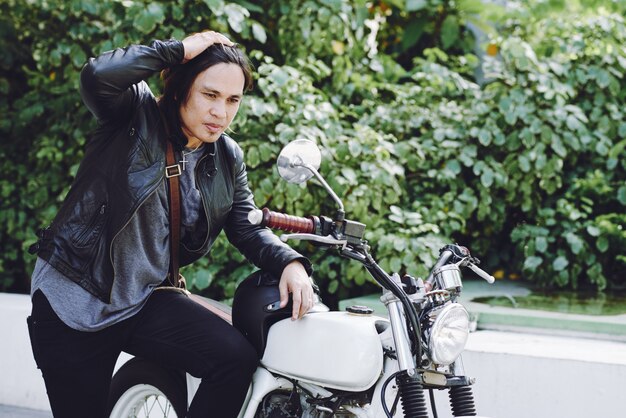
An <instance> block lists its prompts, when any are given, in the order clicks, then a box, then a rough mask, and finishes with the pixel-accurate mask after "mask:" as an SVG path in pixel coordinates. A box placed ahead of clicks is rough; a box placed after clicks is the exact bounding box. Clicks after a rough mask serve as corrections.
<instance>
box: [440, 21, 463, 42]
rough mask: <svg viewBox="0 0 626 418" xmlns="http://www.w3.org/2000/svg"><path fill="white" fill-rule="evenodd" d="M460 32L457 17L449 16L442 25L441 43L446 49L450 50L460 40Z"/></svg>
mask: <svg viewBox="0 0 626 418" xmlns="http://www.w3.org/2000/svg"><path fill="white" fill-rule="evenodd" d="M459 30H460V29H459V21H458V19H457V17H456V16H454V15H448V16H447V17H446V20H444V21H443V24H442V25H441V43H442V45H443V47H444V49H448V48H450V47H451V46H452V45H453V44H454V43H455V42H456V41H457V39H459Z"/></svg>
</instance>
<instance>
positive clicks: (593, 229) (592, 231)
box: [587, 225, 601, 237]
mask: <svg viewBox="0 0 626 418" xmlns="http://www.w3.org/2000/svg"><path fill="white" fill-rule="evenodd" d="M587 233H588V234H589V235H591V236H592V237H597V236H600V233H601V231H600V228H598V227H597V226H593V225H589V226H587Z"/></svg>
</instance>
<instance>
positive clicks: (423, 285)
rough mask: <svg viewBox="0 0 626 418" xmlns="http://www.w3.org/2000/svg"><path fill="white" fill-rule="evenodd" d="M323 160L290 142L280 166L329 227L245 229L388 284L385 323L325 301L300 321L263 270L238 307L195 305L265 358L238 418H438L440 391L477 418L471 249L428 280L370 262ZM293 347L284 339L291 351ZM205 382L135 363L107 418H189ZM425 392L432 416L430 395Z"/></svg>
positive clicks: (317, 221)
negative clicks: (470, 356) (356, 267)
mask: <svg viewBox="0 0 626 418" xmlns="http://www.w3.org/2000/svg"><path fill="white" fill-rule="evenodd" d="M320 162H321V154H320V151H319V149H318V148H317V146H316V145H315V144H314V143H313V142H311V141H308V140H301V139H300V140H296V141H293V142H292V143H290V144H288V145H287V146H286V147H285V148H284V149H283V150H282V152H281V153H280V156H279V158H278V170H279V173H280V175H281V177H283V178H284V179H285V180H287V181H289V182H294V183H302V182H305V181H307V180H308V179H310V178H311V177H313V176H315V177H316V178H317V179H318V180H319V181H320V182H321V184H322V185H323V186H324V187H325V188H326V190H327V191H328V192H329V194H330V195H331V196H332V198H333V199H334V200H335V201H336V202H337V204H338V207H339V209H338V211H337V213H336V215H335V217H334V218H333V219H331V218H328V217H324V216H320V217H317V216H311V217H309V218H301V217H295V216H290V215H285V214H280V213H275V212H271V211H269V210H268V209H263V210H262V211H261V210H259V211H253V212H251V213H250V214H249V220H250V222H252V223H254V224H259V225H263V226H268V227H270V228H274V229H279V230H282V231H286V232H288V234H283V235H282V236H281V239H282V240H283V241H311V242H314V243H315V244H316V245H317V246H320V247H326V248H328V247H331V248H335V249H336V250H337V251H339V253H340V254H341V255H342V256H344V257H346V258H349V259H352V260H355V261H358V262H360V263H362V264H363V266H364V267H365V269H366V270H367V271H368V272H369V273H370V275H371V276H372V277H373V278H374V279H375V280H376V282H378V283H379V284H380V286H381V287H382V296H381V298H380V299H381V301H382V302H383V303H384V304H385V306H386V307H387V310H388V313H389V315H388V318H383V317H379V316H375V315H373V310H372V309H370V308H368V307H364V306H351V307H348V308H347V309H346V311H345V312H330V311H329V309H328V308H327V307H326V306H324V305H323V304H322V303H317V304H316V305H315V307H314V308H313V309H312V310H311V311H310V312H309V313H308V314H307V315H305V317H304V318H303V319H302V320H299V321H291V320H289V319H288V318H289V316H290V312H291V309H290V307H286V308H283V309H280V307H279V294H278V290H277V286H276V285H277V282H276V281H275V280H273V278H272V277H269V276H268V275H266V274H264V273H262V272H258V273H255V274H253V275H252V276H251V277H249V278H248V279H246V280H245V281H244V282H242V284H241V285H240V286H239V287H238V289H237V292H236V294H235V298H234V301H233V307H232V311H231V309H230V308H229V307H228V306H226V305H223V304H220V303H219V302H215V301H212V300H209V299H206V298H200V297H198V296H193V297H194V298H195V299H196V300H197V301H198V302H199V303H202V304H204V305H205V306H206V307H207V308H208V309H211V310H213V311H214V312H216V314H218V315H220V316H221V317H222V318H224V319H225V320H227V321H229V322H231V323H232V324H233V325H234V326H235V327H237V328H238V329H239V330H240V331H241V332H242V333H243V334H244V335H245V336H246V337H247V338H248V339H249V340H250V342H251V343H252V344H253V345H254V346H255V347H256V349H257V350H258V352H259V354H260V356H261V360H260V364H259V366H258V368H257V370H256V372H255V373H254V375H253V378H252V382H251V383H250V388H249V390H248V394H247V397H246V400H245V402H244V404H243V407H242V409H241V412H240V413H239V418H326V417H337V418H339V417H341V418H348V417H358V418H383V417H410V418H428V417H429V416H431V415H430V414H433V415H434V416H435V417H436V416H437V412H436V407H435V402H434V397H433V390H442V389H446V390H448V392H449V397H450V407H451V410H452V414H453V416H455V417H468V416H476V408H475V405H474V399H473V395H472V390H471V385H472V384H473V383H474V379H472V378H470V377H468V376H467V375H466V374H465V371H464V369H463V366H462V362H461V353H462V351H463V350H464V348H465V343H466V341H467V338H468V335H469V330H470V320H469V315H468V313H467V311H466V310H465V308H464V307H463V306H462V305H461V304H460V303H458V298H459V295H460V293H461V290H462V287H463V285H462V280H461V273H460V267H468V268H470V269H471V270H473V271H474V272H475V273H476V274H477V275H478V276H480V277H482V278H484V279H485V280H487V281H488V282H490V283H493V281H494V278H493V277H492V276H490V275H489V274H487V273H486V272H484V271H483V270H481V269H480V268H479V267H477V265H476V264H477V263H478V260H477V259H475V258H473V257H472V256H471V255H470V252H469V251H468V250H467V248H465V247H461V246H458V245H447V246H445V247H444V248H442V249H441V251H440V257H439V259H438V261H437V263H436V264H435V266H434V267H433V269H432V271H431V273H430V275H429V276H428V278H427V279H426V280H425V281H424V280H422V279H415V278H413V277H411V276H408V275H405V276H403V277H400V276H399V275H398V274H397V273H393V274H388V273H387V272H385V271H384V270H383V269H382V268H381V267H380V266H379V265H378V264H377V263H376V262H375V260H374V259H373V258H372V256H371V255H370V254H369V245H368V243H367V241H365V240H364V239H363V234H364V231H365V225H364V224H362V223H359V222H355V221H350V220H347V219H345V217H344V214H345V212H344V210H343V204H342V203H341V201H340V199H339V198H338V197H337V195H336V194H335V193H334V192H333V191H332V189H331V188H330V187H329V186H328V184H327V183H326V181H325V180H324V179H323V178H322V176H321V175H320V174H319V173H318V168H319V165H320ZM286 342H289V344H288V349H286V348H285V347H286V346H287V344H286ZM199 384H200V381H199V379H197V378H194V377H192V376H190V375H188V374H185V373H184V372H182V371H178V370H169V369H165V368H163V367H162V366H160V365H157V364H154V363H150V362H147V361H146V360H143V359H141V358H133V359H131V360H129V361H128V362H126V363H125V364H124V365H123V366H122V367H121V368H120V369H119V370H118V371H117V372H116V374H115V375H114V377H113V381H112V387H111V395H110V408H111V413H110V417H111V418H122V417H124V418H127V417H181V418H182V417H184V415H185V412H186V410H187V407H188V405H189V403H190V402H191V399H193V395H194V394H195V391H196V390H197V388H198V386H199ZM426 391H429V393H430V408H428V406H427V402H426V397H425V392H426Z"/></svg>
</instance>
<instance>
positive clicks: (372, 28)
mask: <svg viewBox="0 0 626 418" xmlns="http://www.w3.org/2000/svg"><path fill="white" fill-rule="evenodd" d="M498 10H499V13H498V14H497V15H494V13H493V6H490V7H485V6H483V5H482V2H480V1H477V0H463V1H456V2H449V1H445V0H424V1H414V0H413V1H412V0H408V1H404V0H389V1H368V2H366V1H364V0H357V1H345V0H326V1H322V0H304V1H297V0H282V1H279V2H275V1H269V0H264V1H260V2H254V3H253V2H248V1H245V0H239V1H224V0H175V1H168V2H165V1H142V0H101V1H98V2H96V1H93V0H71V1H55V0H47V1H46V0H32V1H29V2H21V1H17V0H4V1H3V2H1V3H0V11H1V12H2V14H1V17H0V20H1V22H0V31H2V35H3V36H2V37H1V38H0V91H1V92H2V95H1V96H0V111H1V112H2V114H3V118H2V120H1V121H0V133H1V134H2V137H3V138H4V143H3V146H2V147H1V148H0V169H1V171H2V181H1V184H0V197H1V202H2V203H1V212H0V224H1V225H2V227H1V228H0V238H1V244H0V245H1V250H2V257H1V258H0V289H5V290H11V291H18V292H26V291H28V286H29V274H30V271H31V270H32V266H33V264H34V258H33V257H32V256H30V255H28V254H27V252H26V248H28V246H29V245H30V244H32V243H33V242H34V240H35V239H36V237H35V235H34V231H35V230H36V229H37V228H39V227H40V226H42V225H45V224H47V223H49V222H50V220H51V219H52V217H53V216H54V214H55V212H56V210H57V208H58V206H59V204H60V202H61V201H62V199H63V196H64V195H65V193H66V192H67V190H68V186H69V184H70V182H71V179H72V176H73V175H74V173H75V171H76V169H77V165H78V163H79V161H80V158H81V155H82V151H81V149H82V145H83V144H84V142H85V139H86V138H87V137H88V136H89V132H90V131H91V130H92V129H93V128H94V121H93V120H92V118H91V117H90V115H89V113H88V112H87V111H86V109H85V108H84V106H82V105H81V103H80V99H79V96H78V89H77V83H78V73H79V71H80V69H81V67H82V65H83V64H84V62H85V61H86V60H87V58H88V57H90V56H94V55H97V54H99V53H101V52H104V51H106V50H109V49H112V48H114V47H118V46H124V45H127V44H131V43H145V42H149V41H150V40H151V39H155V38H156V39H164V38H170V37H173V38H177V39H182V38H183V37H184V36H185V35H186V34H188V33H191V32H195V31H200V30H205V29H207V28H211V29H214V30H218V31H222V32H224V33H227V34H228V35H229V36H230V37H231V38H232V39H234V40H236V41H237V42H239V43H241V44H242V45H243V46H244V47H245V49H246V50H247V52H248V53H249V55H250V57H251V58H252V60H253V63H254V64H255V68H256V72H255V77H256V88H255V91H254V92H253V93H252V94H251V95H250V96H248V97H247V98H246V99H245V101H244V105H243V107H242V110H241V113H240V115H239V116H238V119H237V120H236V123H235V125H234V126H233V127H232V129H233V137H234V138H235V139H236V140H237V141H239V142H240V144H241V145H242V147H243V148H244V150H245V152H246V162H247V165H248V167H249V174H250V181H251V184H252V186H253V189H254V192H255V196H256V199H257V204H258V205H259V206H268V207H270V208H272V209H274V210H280V211H286V212H289V213H294V214H298V215H306V214H319V213H321V214H332V213H334V210H335V206H334V203H333V202H332V200H331V199H330V198H329V197H328V196H327V194H326V193H325V192H324V191H323V190H322V188H320V187H316V186H315V184H314V182H311V183H310V184H308V185H306V186H305V185H288V184H286V183H285V182H283V181H282V180H280V179H279V177H278V174H277V172H276V170H275V168H274V164H275V160H276V157H277V154H278V152H279V151H280V149H281V148H282V146H284V145H285V144H286V143H287V142H289V141H291V140H293V139H295V138H309V139H312V140H314V141H315V142H316V143H318V144H319V145H320V146H321V147H322V150H323V156H324V158H323V164H322V168H321V171H322V173H323V175H324V176H325V177H326V179H327V180H328V182H329V183H330V185H331V186H332V187H333V188H334V189H335V191H336V192H337V194H338V195H339V196H341V197H342V199H343V201H344V204H345V206H346V210H347V216H348V217H350V218H352V219H357V220H359V221H361V222H364V223H366V224H367V225H368V229H367V231H368V232H367V236H366V237H367V238H368V239H369V241H370V242H371V243H372V244H373V248H374V255H375V256H376V257H377V258H378V259H379V260H380V261H381V264H382V266H383V267H385V268H387V269H389V270H391V271H398V272H405V271H407V272H410V273H412V274H413V275H415V276H422V277H423V276H424V275H426V274H427V271H428V268H429V267H430V266H431V265H432V263H433V261H434V259H435V257H436V255H437V252H438V249H439V247H440V246H441V245H442V243H443V242H445V241H457V242H460V243H464V244H467V245H468V246H470V247H471V248H472V249H473V251H474V252H475V253H476V254H477V255H482V256H484V258H485V260H484V261H485V263H484V264H485V267H486V268H487V269H491V270H497V271H498V277H501V276H506V275H508V276H511V277H516V276H517V277H519V276H521V277H523V278H525V279H528V280H531V281H533V282H535V283H537V284H539V285H542V286H546V287H570V288H580V287H591V288H595V289H598V290H602V289H605V288H615V289H618V288H623V287H624V286H625V285H626V282H625V281H624V280H625V277H626V274H625V272H626V257H625V256H624V254H626V215H625V213H626V211H625V210H624V208H625V206H626V184H625V179H626V158H624V156H625V154H626V151H625V150H624V149H625V148H626V117H625V113H624V110H623V109H624V104H625V102H626V97H625V95H626V92H625V90H624V87H623V86H624V73H625V72H626V49H625V47H624V45H626V27H625V24H624V20H623V18H622V17H621V16H620V15H619V14H612V13H609V12H608V11H606V10H604V11H603V10H602V9H599V10H596V9H595V8H594V9H593V11H594V13H593V14H589V13H587V12H586V11H585V10H586V9H585V8H584V7H578V8H575V9H574V11H570V12H567V13H570V15H569V16H567V17H566V18H564V17H563V16H562V14H561V15H558V16H555V15H554V14H551V13H541V14H533V13H532V8H522V9H519V8H518V9H515V11H514V12H507V11H506V10H502V9H498ZM520 10H522V11H521V12H520ZM487 12H489V13H490V14H489V19H490V24H489V25H487V24H486V23H485V22H487V20H486V17H487V14H486V13H487ZM561 13H566V12H565V11H561ZM494 16H496V17H494ZM479 28H480V29H479ZM484 51H489V52H490V54H484V53H483V52H484ZM496 51H497V53H496ZM150 82H151V85H152V86H153V88H154V90H155V91H158V90H159V81H158V79H157V78H156V77H155V78H154V79H152V80H150ZM298 248H299V249H300V250H301V251H303V252H304V253H306V254H307V255H309V256H310V257H311V258H312V259H313V261H314V263H315V265H316V275H315V277H316V279H317V281H318V283H319V284H320V285H321V287H322V288H323V290H324V296H325V297H326V300H327V301H328V302H329V303H330V304H334V303H335V302H336V301H337V300H338V299H340V298H344V297H347V296H354V295H357V294H360V293H363V292H366V291H370V290H371V287H370V286H371V283H370V282H369V280H368V279H367V277H366V275H365V272H364V270H363V269H362V268H361V267H360V266H359V265H357V264H356V263H348V262H346V261H344V260H343V259H340V258H339V257H338V256H337V255H336V254H334V253H332V252H322V251H319V250H318V249H315V248H313V247H306V246H299V247H298ZM252 269H253V267H252V266H250V265H249V264H248V263H247V262H246V261H245V260H243V258H242V257H241V256H240V255H238V254H237V253H236V252H233V251H231V249H230V247H229V244H228V243H227V242H226V240H225V239H222V240H219V241H218V242H217V243H216V245H215V247H214V249H213V251H212V252H211V254H210V256H209V257H207V258H206V259H204V260H201V261H200V262H198V263H196V264H194V265H193V266H190V267H188V268H186V271H185V274H186V275H187V276H188V280H189V281H190V282H191V284H192V285H193V286H194V287H195V289H196V290H198V291H203V292H205V293H207V294H209V295H211V296H213V297H218V298H224V299H228V298H231V297H232V295H233V294H234V290H235V288H236V285H237V283H238V282H239V281H240V280H242V279H243V278H244V277H245V276H246V275H247V274H248V273H249V272H251V271H252Z"/></svg>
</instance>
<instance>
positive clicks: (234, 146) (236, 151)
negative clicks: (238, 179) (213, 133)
mask: <svg viewBox="0 0 626 418" xmlns="http://www.w3.org/2000/svg"><path fill="white" fill-rule="evenodd" d="M219 141H220V142H221V144H222V149H223V150H224V152H225V154H226V157H227V158H228V159H229V161H231V162H232V163H233V164H234V165H235V166H239V165H241V164H242V163H243V150H242V149H241V147H240V146H239V144H238V143H237V142H236V141H235V140H234V139H232V138H231V137H230V136H228V135H227V134H222V136H221V137H220V140H219Z"/></svg>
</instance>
